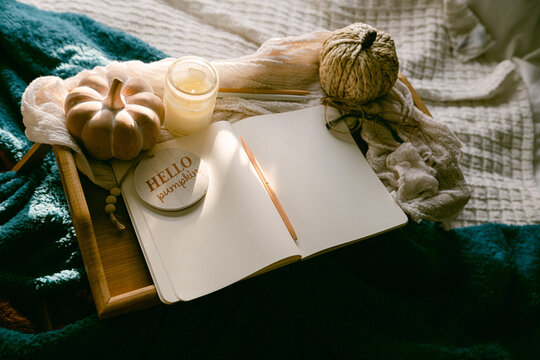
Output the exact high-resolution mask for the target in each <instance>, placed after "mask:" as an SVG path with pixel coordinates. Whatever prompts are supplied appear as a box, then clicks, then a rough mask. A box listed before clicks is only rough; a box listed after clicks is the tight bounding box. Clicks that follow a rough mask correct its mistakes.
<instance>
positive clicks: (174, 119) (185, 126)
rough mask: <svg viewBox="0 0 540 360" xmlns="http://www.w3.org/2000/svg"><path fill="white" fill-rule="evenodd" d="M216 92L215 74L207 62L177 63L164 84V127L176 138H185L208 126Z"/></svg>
mask: <svg viewBox="0 0 540 360" xmlns="http://www.w3.org/2000/svg"><path fill="white" fill-rule="evenodd" d="M218 89H219V76H218V73H217V71H216V69H215V68H214V66H212V64H210V63H209V62H208V61H206V60H205V59H202V58H200V57H197V56H186V57H182V58H180V59H178V60H176V61H175V62H174V63H172V64H171V66H170V67H169V69H168V71H167V76H166V80H165V92H164V95H163V104H164V106H165V120H164V123H163V124H164V126H165V127H166V128H167V129H169V131H171V132H172V133H174V134H175V135H187V134H190V133H193V132H195V131H197V130H199V129H201V128H203V127H205V126H206V125H208V124H209V123H210V121H211V120H212V114H213V113H214V106H215V104H216V96H217V93H218Z"/></svg>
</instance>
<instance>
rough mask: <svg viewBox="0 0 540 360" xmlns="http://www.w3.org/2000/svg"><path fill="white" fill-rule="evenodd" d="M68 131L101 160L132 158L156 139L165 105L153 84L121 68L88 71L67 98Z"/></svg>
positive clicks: (65, 105)
mask: <svg viewBox="0 0 540 360" xmlns="http://www.w3.org/2000/svg"><path fill="white" fill-rule="evenodd" d="M64 111H65V114H66V127H67V130H68V131H69V133H70V134H71V135H72V136H73V137H74V138H75V139H76V140H77V141H78V142H79V143H80V144H81V145H82V146H83V147H84V148H85V149H86V151H87V152H88V154H90V155H91V156H92V157H94V158H96V159H98V160H108V159H111V158H117V159H120V160H131V159H133V158H135V157H136V156H137V155H138V154H139V153H140V152H141V151H142V150H148V149H150V148H151V147H152V146H153V145H154V144H155V143H156V141H157V138H158V136H159V131H160V128H161V124H162V123H163V116H164V109H163V103H162V101H161V99H160V98H159V97H157V96H156V95H154V90H153V89H152V86H151V85H150V84H149V83H148V82H147V81H146V80H143V79H140V78H135V77H129V76H127V75H126V74H124V73H121V72H109V73H106V74H102V73H98V72H89V73H88V75H86V76H85V77H84V78H82V79H81V80H80V82H79V84H78V86H77V87H76V88H74V89H73V90H72V91H70V92H69V94H68V95H67V97H66V99H65V102H64Z"/></svg>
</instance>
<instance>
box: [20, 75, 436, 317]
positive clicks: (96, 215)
mask: <svg viewBox="0 0 540 360" xmlns="http://www.w3.org/2000/svg"><path fill="white" fill-rule="evenodd" d="M399 79H400V80H401V81H403V82H404V83H405V84H406V85H407V87H408V88H409V89H410V90H411V92H412V95H413V99H414V103H415V105H416V106H417V107H418V108H419V109H420V110H422V111H423V112H424V113H426V114H428V115H431V114H430V113H429V111H428V109H427V107H426V105H425V104H424V102H423V101H422V99H421V98H420V97H419V96H418V94H417V93H416V91H415V90H414V89H413V87H412V86H411V84H410V83H409V81H408V80H407V78H406V77H405V76H404V75H403V74H401V73H400V74H399ZM36 145H37V144H36ZM53 150H54V153H55V156H56V162H57V164H58V169H59V171H60V176H61V178H62V184H63V187H64V191H65V193H66V198H67V202H68V204H69V208H70V213H71V217H72V220H73V225H74V227H75V231H76V233H77V240H78V242H79V247H80V249H81V255H82V258H83V261H84V265H85V268H86V273H87V275H88V280H89V282H90V287H91V289H92V294H93V297H94V302H95V304H96V309H97V313H98V316H99V317H100V318H101V319H105V318H108V317H111V316H116V315H119V314H122V313H127V312H131V311H134V310H140V309H144V308H147V307H150V306H153V305H156V304H159V303H161V302H160V300H159V297H158V295H157V292H156V288H155V286H154V284H153V282H152V278H151V276H150V273H149V271H148V267H147V266H146V262H145V260H144V257H143V254H142V252H141V248H140V246H139V243H138V240H137V237H136V235H135V233H134V230H133V227H132V225H131V221H130V219H129V215H128V213H127V210H126V207H125V205H124V203H123V201H122V200H121V198H119V203H118V206H117V207H118V210H117V214H118V215H119V216H120V217H121V219H122V220H123V223H124V224H125V225H126V228H127V229H126V230H125V231H119V230H117V229H116V227H115V226H113V225H112V224H111V223H110V222H109V219H108V217H107V216H106V214H105V212H104V206H105V197H106V196H107V194H108V193H107V191H105V190H103V189H101V188H99V187H98V186H96V185H94V184H93V183H92V182H90V181H89V180H88V179H87V178H86V177H84V176H83V177H79V174H78V172H77V168H76V166H75V161H74V159H73V154H72V152H71V150H70V149H68V148H65V147H62V146H57V145H54V146H53ZM29 153H30V151H29Z"/></svg>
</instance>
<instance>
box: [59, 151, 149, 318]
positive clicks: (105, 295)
mask: <svg viewBox="0 0 540 360" xmlns="http://www.w3.org/2000/svg"><path fill="white" fill-rule="evenodd" d="M53 150H54V156H55V158H56V163H57V165H58V171H59V173H60V178H61V180H62V186H63V188H64V193H65V195H66V200H67V203H68V205H69V212H70V215H71V219H72V221H73V226H74V228H75V232H76V234H77V242H78V243H79V248H80V250H81V256H82V258H83V262H84V267H85V269H86V274H87V276H88V280H89V283H90V288H91V290H92V295H93V298H94V302H95V305H96V310H97V314H98V316H99V318H100V319H105V318H109V317H112V316H115V315H119V314H122V313H126V312H130V311H134V310H141V309H144V308H147V307H150V306H153V305H155V304H158V303H159V297H158V296H157V292H156V288H155V286H154V285H149V286H146V287H144V288H141V289H137V290H134V291H130V292H128V293H125V294H121V295H117V296H113V297H111V295H110V294H111V293H110V289H109V285H108V283H107V278H106V276H105V271H104V269H103V264H102V262H101V257H100V254H99V248H98V245H97V240H96V236H95V233H94V227H93V224H92V218H91V215H90V211H89V209H88V204H87V203H86V198H85V196H84V190H83V187H82V185H81V181H80V178H79V173H78V171H77V167H76V165H75V159H74V158H73V153H72V151H71V149H69V148H67V147H65V146H61V145H53Z"/></svg>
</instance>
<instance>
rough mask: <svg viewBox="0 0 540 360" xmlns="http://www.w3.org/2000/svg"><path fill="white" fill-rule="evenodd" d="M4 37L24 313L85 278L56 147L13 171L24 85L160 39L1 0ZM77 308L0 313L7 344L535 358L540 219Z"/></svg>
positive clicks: (6, 118) (10, 190)
mask: <svg viewBox="0 0 540 360" xmlns="http://www.w3.org/2000/svg"><path fill="white" fill-rule="evenodd" d="M0 44H1V47H2V51H1V53H2V56H0V78H1V87H2V90H1V92H0V154H1V156H0V160H1V162H2V163H3V167H4V171H3V172H1V173H0V300H4V301H7V302H9V303H10V304H12V305H13V307H14V308H15V309H16V310H18V311H19V313H20V314H22V315H28V317H30V318H31V317H32V316H30V315H31V313H32V311H33V310H32V309H34V308H35V307H36V306H37V304H39V303H40V302H41V301H45V302H49V303H51V302H55V301H58V302H61V301H64V302H66V301H69V299H75V298H76V294H77V293H78V292H80V290H81V289H84V288H87V286H88V285H87V278H86V274H85V273H84V266H83V263H82V260H81V256H80V253H79V250H78V245H77V240H76V235H75V232H74V229H73V226H72V223H71V219H70V216H69V209H68V207H67V204H66V199H65V195H64V193H63V190H62V185H61V182H60V178H59V174H58V169H57V167H56V163H55V160H54V156H53V155H52V154H49V155H48V156H47V157H46V158H45V160H44V161H43V162H42V164H41V166H40V167H38V168H36V169H34V171H32V172H31V173H26V174H20V173H14V172H12V171H5V170H7V169H8V168H9V166H10V165H12V164H14V163H16V162H17V160H19V159H20V158H21V157H22V156H23V154H24V153H25V152H26V151H27V150H28V149H29V147H30V146H31V143H29V141H28V140H27V139H26V137H25V135H24V126H23V124H22V117H21V114H20V101H21V96H22V93H23V92H24V90H25V88H26V86H27V85H28V84H29V83H30V82H31V81H32V80H33V79H35V78H36V77H38V76H42V75H56V76H59V77H62V78H66V77H70V76H73V75H75V74H77V73H78V72H79V71H81V70H83V69H90V68H93V67H95V66H97V65H105V64H107V63H108V62H110V61H112V60H118V61H126V60H134V59H137V60H141V61H144V62H151V61H155V60H158V59H162V58H164V57H165V56H166V55H165V54H163V53H162V52H160V51H158V50H156V49H154V48H152V47H150V46H149V45H147V44H145V43H144V42H142V41H140V40H138V39H136V38H134V37H132V36H130V35H128V34H125V33H123V32H119V31H117V30H114V29H111V28H109V27H107V26H104V25H102V24H99V23H97V22H95V21H93V20H91V19H89V18H87V17H85V16H81V15H76V14H71V13H61V14H58V13H50V12H46V11H41V10H38V9H36V8H33V7H31V6H27V5H24V4H20V3H17V2H15V1H13V0H4V1H2V2H1V3H0ZM66 299H67V300H66ZM1 315H2V314H0V317H1ZM79 318H81V319H80V320H77V321H73V322H70V323H67V324H65V326H63V327H62V328H60V329H58V330H53V331H45V332H38V333H26V332H19V331H16V330H10V329H8V328H7V327H0V359H49V358H51V359H63V358H65V359H97V358H99V359H108V358H111V359H112V358H114V359H117V358H130V359H154V358H155V359H161V358H171V357H172V358H230V357H235V358H244V357H248V356H249V357H250V358H284V357H285V358H314V359H318V358H329V359H339V358H355V359H419V358H422V359H539V358H540V226H536V225H535V226H532V225H531V226H508V225H504V224H485V225H481V226H476V227H469V228H461V229H455V230H452V231H443V230H442V229H440V228H439V227H438V226H437V225H435V224H433V223H430V222H423V223H421V224H414V223H411V224H409V225H407V226H406V227H404V228H402V229H399V230H396V231H393V232H391V233H388V234H385V235H382V236H378V237H376V238H372V239H369V240H366V241H364V242H361V243H358V244H355V245H352V246H348V247H346V248H343V249H340V250H337V251H334V252H331V253H328V254H326V255H322V256H319V257H317V258H314V259H311V260H307V261H305V262H301V263H296V264H292V265H289V266H287V267H284V268H282V269H279V270H275V271H272V272H270V273H267V274H264V275H262V276H258V277H256V278H253V279H249V280H246V281H242V282H240V283H237V284H235V285H233V286H230V287H228V288H226V289H224V290H221V291H218V292H216V293H213V294H210V295H208V296H205V297H203V298H200V299H197V300H194V301H190V302H187V303H180V304H175V305H171V306H165V305H161V306H156V307H154V308H151V309H148V310H144V311H139V312H136V313H132V314H128V315H122V316H119V317H116V318H113V319H109V320H99V319H98V318H97V316H96V315H95V311H94V310H93V309H91V307H90V308H89V310H88V313H87V314H84V316H82V317H79Z"/></svg>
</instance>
